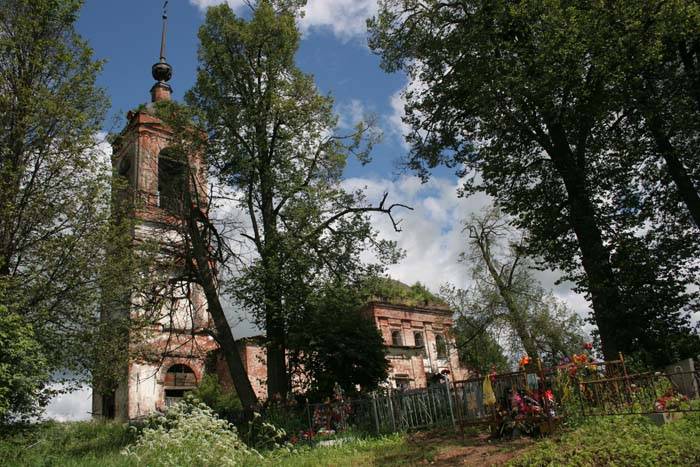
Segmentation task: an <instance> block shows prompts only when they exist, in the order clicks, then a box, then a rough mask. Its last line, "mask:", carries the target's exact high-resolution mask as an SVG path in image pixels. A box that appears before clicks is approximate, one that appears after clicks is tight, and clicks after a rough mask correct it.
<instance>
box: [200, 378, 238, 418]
mask: <svg viewBox="0 0 700 467" xmlns="http://www.w3.org/2000/svg"><path fill="white" fill-rule="evenodd" d="M192 396H193V397H195V398H196V399H198V400H200V401H202V402H204V403H205V404H206V405H207V406H208V407H209V408H211V409H212V410H213V411H214V412H215V413H216V414H217V415H218V416H219V417H220V418H222V419H224V420H232V419H233V418H234V417H235V416H236V415H238V414H240V413H241V411H242V410H243V406H242V405H241V400H240V399H239V398H238V395H237V394H236V391H235V390H234V389H233V388H232V389H230V390H225V389H224V388H222V387H221V384H220V383H219V377H218V376H217V375H216V374H205V375H204V377H203V378H202V380H201V381H200V382H199V385H198V386H197V388H196V389H195V390H194V391H192Z"/></svg>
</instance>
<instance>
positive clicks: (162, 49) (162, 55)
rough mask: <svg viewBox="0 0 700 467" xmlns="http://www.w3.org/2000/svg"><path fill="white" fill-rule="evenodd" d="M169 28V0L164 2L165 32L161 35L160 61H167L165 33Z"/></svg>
mask: <svg viewBox="0 0 700 467" xmlns="http://www.w3.org/2000/svg"><path fill="white" fill-rule="evenodd" d="M167 29H168V0H166V1H165V3H163V33H162V35H161V37H160V61H161V62H165V33H166V31H167Z"/></svg>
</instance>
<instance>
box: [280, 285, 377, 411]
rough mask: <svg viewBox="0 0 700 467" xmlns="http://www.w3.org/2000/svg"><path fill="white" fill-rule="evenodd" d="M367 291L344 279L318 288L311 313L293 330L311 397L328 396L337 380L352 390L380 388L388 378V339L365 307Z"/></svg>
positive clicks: (297, 367) (299, 369)
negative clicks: (367, 314) (385, 338)
mask: <svg viewBox="0 0 700 467" xmlns="http://www.w3.org/2000/svg"><path fill="white" fill-rule="evenodd" d="M364 298H365V294H364V291H362V290H361V289H359V290H358V288H357V287H353V286H351V285H348V284H343V283H339V282H338V281H334V282H330V283H328V284H324V285H322V286H321V287H320V288H319V289H317V290H315V291H314V292H313V293H312V294H311V295H310V296H309V300H308V302H307V304H306V309H305V311H306V313H305V314H304V316H303V318H302V319H300V320H299V321H298V322H297V323H295V325H294V327H292V328H291V330H290V336H291V340H290V347H291V348H293V349H294V352H293V353H292V354H291V356H290V366H292V372H293V374H294V373H296V374H299V375H302V379H301V381H306V384H307V387H306V392H307V396H308V397H309V398H310V399H312V400H317V401H318V400H324V399H325V398H327V397H331V396H332V395H333V391H334V387H335V384H336V383H337V384H339V385H340V387H341V388H342V389H343V390H344V391H345V393H346V394H348V395H355V394H356V393H357V386H358V385H359V386H360V387H361V388H362V390H363V391H371V390H373V389H376V388H377V386H378V384H379V383H380V382H382V381H384V380H385V379H386V377H387V370H388V361H387V359H386V348H385V346H384V341H383V338H382V336H381V334H380V332H379V330H378V329H377V326H376V325H375V324H374V322H373V321H372V320H371V319H369V318H368V317H367V316H364V315H363V314H362V312H361V308H362V306H363V304H364Z"/></svg>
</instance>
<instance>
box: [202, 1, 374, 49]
mask: <svg viewBox="0 0 700 467" xmlns="http://www.w3.org/2000/svg"><path fill="white" fill-rule="evenodd" d="M190 3H191V4H192V5H195V6H197V7H198V8H200V9H201V10H204V9H206V8H207V7H210V6H212V5H218V4H220V3H228V4H229V6H230V7H231V8H232V9H234V10H238V11H240V9H241V8H242V7H243V6H245V4H246V3H245V1H244V0H190ZM376 12H377V1H376V0H308V2H307V4H306V8H305V9H304V17H303V18H301V19H300V20H299V27H300V28H301V30H302V32H303V33H308V32H310V31H314V30H320V31H330V32H331V33H333V34H334V35H335V36H336V37H338V38H339V39H341V40H343V41H348V40H350V39H353V38H357V37H361V36H364V35H365V33H366V30H367V28H366V24H365V22H366V20H367V18H369V17H371V16H373V15H374V14H376Z"/></svg>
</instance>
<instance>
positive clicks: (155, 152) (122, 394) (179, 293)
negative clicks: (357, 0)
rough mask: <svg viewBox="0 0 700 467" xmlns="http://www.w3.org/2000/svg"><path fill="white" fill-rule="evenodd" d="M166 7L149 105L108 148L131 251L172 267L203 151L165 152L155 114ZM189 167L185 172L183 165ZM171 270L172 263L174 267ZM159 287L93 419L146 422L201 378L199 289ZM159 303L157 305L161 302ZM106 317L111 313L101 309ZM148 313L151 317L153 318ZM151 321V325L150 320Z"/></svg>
mask: <svg viewBox="0 0 700 467" xmlns="http://www.w3.org/2000/svg"><path fill="white" fill-rule="evenodd" d="M167 4H168V2H167V1H166V2H165V4H164V5H163V31H162V36H161V47H160V60H159V61H158V62H156V63H155V64H154V65H153V66H152V68H151V73H152V75H153V78H154V79H155V80H156V83H155V84H154V85H153V86H152V87H151V90H150V91H151V92H150V94H151V102H150V103H148V104H145V105H142V106H140V107H139V108H138V109H137V110H134V111H130V112H129V113H128V114H127V123H126V126H125V127H124V129H123V130H122V131H121V133H120V134H119V135H118V136H117V138H116V139H115V140H114V142H113V143H112V147H113V154H112V167H113V177H119V178H121V181H122V182H123V183H121V185H123V186H125V188H123V189H115V193H114V195H113V203H114V207H115V209H114V210H113V211H114V212H117V213H123V215H127V216H130V217H131V218H133V219H134V221H135V222H134V227H133V230H132V232H131V236H132V240H133V241H132V248H134V249H138V248H139V246H140V245H143V244H145V243H146V242H150V243H154V241H155V243H157V244H159V245H160V246H161V248H160V253H159V258H160V257H162V258H163V263H165V264H168V265H169V267H171V268H172V266H173V265H176V264H177V261H176V260H174V261H173V258H168V255H169V254H171V253H170V252H171V251H172V245H177V244H181V243H182V242H181V240H182V237H181V234H180V233H179V230H178V229H177V227H176V226H177V224H178V221H179V220H180V219H178V216H182V209H177V207H178V202H181V200H182V193H183V190H184V189H185V185H184V184H185V183H187V177H186V175H185V173H186V171H187V170H189V171H190V173H191V172H194V173H195V174H196V178H197V179H198V180H200V181H201V183H200V185H201V186H202V187H204V188H203V189H201V190H200V191H201V192H204V194H205V193H206V191H207V190H206V170H205V167H204V163H203V160H202V157H201V155H200V154H189V155H188V156H187V161H182V160H178V159H177V158H176V157H173V155H172V154H171V153H170V152H169V145H170V143H171V141H172V138H173V133H172V131H171V129H170V128H169V127H168V126H167V125H166V124H164V122H163V121H162V120H161V119H159V118H158V117H157V115H156V111H155V110H156V103H157V102H160V101H168V100H170V99H171V97H172V88H171V87H170V85H169V84H168V81H169V80H170V79H171V77H172V74H173V68H172V66H171V65H170V64H168V63H167V61H166V59H165V43H166V31H167V19H168V16H167V10H166V7H167ZM185 164H188V165H189V167H186V166H185ZM175 268H176V266H175ZM168 274H170V276H169V277H166V278H163V279H162V280H161V278H160V277H159V278H157V279H155V281H156V282H163V284H167V286H163V288H162V289H163V290H165V291H166V292H165V293H167V294H168V296H162V294H163V292H159V293H160V294H161V296H160V297H158V298H159V301H158V303H159V305H158V306H156V310H155V312H152V314H149V325H148V326H147V329H146V338H145V340H144V339H143V337H140V338H139V339H132V338H131V336H130V337H129V362H128V368H127V369H126V371H125V374H123V376H122V377H120V378H119V381H118V383H117V385H116V387H115V388H114V389H113V390H111V391H109V393H106V394H105V393H100V392H98V391H97V390H93V401H92V405H93V414H94V415H95V416H98V417H100V416H101V417H106V418H116V419H120V420H132V419H137V418H140V417H144V416H146V415H148V414H150V413H152V412H154V411H156V410H161V409H163V408H165V406H167V405H170V404H172V403H174V402H176V401H177V400H178V399H180V398H181V397H183V395H184V394H185V393H186V392H187V391H189V390H191V389H193V388H194V387H195V386H196V385H197V384H198V383H199V382H200V380H201V378H202V375H203V373H204V367H205V362H206V358H207V355H208V353H209V352H211V351H212V350H215V349H216V348H217V345H216V343H215V341H214V340H213V338H212V337H211V336H210V335H209V334H208V333H206V332H205V329H207V328H208V327H210V326H209V324H210V323H209V321H210V317H209V313H208V311H207V303H206V299H205V296H204V293H203V291H202V290H201V288H200V286H199V285H197V284H194V283H188V282H187V281H184V280H182V279H179V277H181V275H178V271H176V270H173V271H171V273H168ZM148 300H149V299H148V298H144V297H143V294H137V293H136V292H134V293H133V294H132V296H131V297H127V301H128V303H127V304H125V307H124V309H125V311H124V313H128V315H129V316H130V317H135V316H140V317H143V313H144V309H145V307H144V306H139V303H142V304H143V303H144V301H148ZM161 303H162V306H161V305H160V304H161ZM101 313H102V314H103V318H104V315H105V314H109V313H112V314H114V310H104V309H103V310H102V311H101ZM151 316H152V318H151ZM150 320H152V321H150Z"/></svg>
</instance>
